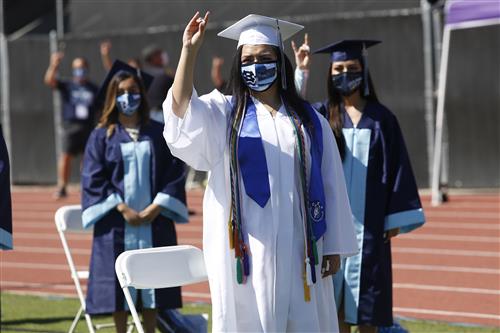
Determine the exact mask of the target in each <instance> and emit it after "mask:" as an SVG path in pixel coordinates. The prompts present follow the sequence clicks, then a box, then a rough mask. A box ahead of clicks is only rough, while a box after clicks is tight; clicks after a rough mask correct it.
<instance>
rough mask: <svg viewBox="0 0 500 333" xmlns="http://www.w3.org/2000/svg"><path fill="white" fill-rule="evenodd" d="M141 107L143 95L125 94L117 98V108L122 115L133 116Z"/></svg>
mask: <svg viewBox="0 0 500 333" xmlns="http://www.w3.org/2000/svg"><path fill="white" fill-rule="evenodd" d="M139 105H141V94H129V93H125V94H122V95H120V96H118V97H116V106H117V107H118V110H120V112H121V113H123V114H124V115H126V116H132V115H133V114H134V113H135V112H136V111H137V109H138V108H139Z"/></svg>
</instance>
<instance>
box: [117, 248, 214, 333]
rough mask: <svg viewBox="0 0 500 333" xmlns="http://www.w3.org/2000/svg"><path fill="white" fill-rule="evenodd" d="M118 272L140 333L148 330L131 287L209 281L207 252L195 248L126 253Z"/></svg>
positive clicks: (154, 249)
mask: <svg viewBox="0 0 500 333" xmlns="http://www.w3.org/2000/svg"><path fill="white" fill-rule="evenodd" d="M115 271H116V276H117V277H118V281H120V286H121V287H122V290H123V293H124V295H125V299H126V301H127V304H128V306H129V309H130V312H131V314H132V317H133V319H134V323H135V326H136V329H137V331H138V332H139V333H144V329H143V328H142V324H141V321H140V320H139V316H138V314H137V310H136V308H135V305H134V301H133V300H132V297H131V296H130V291H129V289H128V287H134V288H136V289H156V288H170V287H179V286H184V285H187V284H193V283H198V282H202V281H206V280H207V273H206V271H205V262H204V260H203V252H202V251H201V250H200V249H198V248H196V247H194V246H191V245H177V246H165V247H155V248H149V249H141V250H131V251H125V252H123V253H122V254H120V255H119V256H118V258H117V259H116V263H115Z"/></svg>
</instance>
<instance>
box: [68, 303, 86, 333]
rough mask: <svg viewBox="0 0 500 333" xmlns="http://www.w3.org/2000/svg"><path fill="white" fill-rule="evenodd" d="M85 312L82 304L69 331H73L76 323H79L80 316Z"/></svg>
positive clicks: (70, 332) (71, 332) (69, 332)
mask: <svg viewBox="0 0 500 333" xmlns="http://www.w3.org/2000/svg"><path fill="white" fill-rule="evenodd" d="M82 312H83V306H80V310H78V312H77V313H76V316H75V319H73V322H72V323H71V326H70V327H69V331H68V333H73V332H74V330H75V328H76V325H78V322H79V321H80V317H81V316H82Z"/></svg>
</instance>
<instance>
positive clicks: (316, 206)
mask: <svg viewBox="0 0 500 333" xmlns="http://www.w3.org/2000/svg"><path fill="white" fill-rule="evenodd" d="M234 104H235V103H234V100H233V105H234ZM305 108H306V110H307V111H308V113H309V117H310V119H311V123H312V125H313V126H304V127H306V129H307V132H308V135H309V137H310V139H311V148H310V154H311V163H310V165H309V167H310V177H308V175H309V173H308V172H307V171H308V165H307V152H306V149H305V138H304V131H303V130H302V125H303V124H302V123H301V120H300V118H299V116H298V115H297V113H296V112H295V111H294V110H288V109H291V108H285V109H286V111H287V115H288V118H289V119H290V122H291V124H292V125H293V128H294V134H295V142H296V145H295V149H296V155H297V157H298V159H299V164H300V175H299V176H300V184H301V188H302V195H303V199H304V200H303V201H302V202H301V205H302V207H301V208H302V212H303V214H302V216H303V226H304V229H303V230H304V251H305V252H304V253H305V258H304V271H303V281H304V299H305V300H306V301H310V286H311V285H312V284H314V283H316V270H315V266H316V265H318V264H319V259H320V258H318V251H317V247H316V241H317V240H318V239H320V238H321V236H322V235H323V234H324V233H325V231H326V222H325V195H324V189H323V178H322V175H321V160H322V156H323V133H322V129H321V123H320V121H319V119H318V116H317V115H316V112H315V111H314V109H313V108H312V107H311V106H310V105H309V104H308V103H306V104H305ZM230 124H231V127H230V129H229V149H230V157H231V161H230V186H231V206H230V207H231V211H230V213H229V221H228V234H229V246H230V248H231V249H234V253H235V259H236V280H237V282H238V283H240V284H242V283H245V281H246V278H247V277H248V276H249V275H250V263H249V256H248V247H247V245H246V243H245V240H244V237H243V223H242V222H243V221H242V216H241V190H240V183H239V175H240V174H241V178H242V180H243V183H244V184H245V191H246V193H247V195H248V196H249V197H250V198H252V199H253V200H254V201H255V202H256V203H257V204H258V205H259V206H260V207H262V208H264V207H265V205H266V204H267V201H268V200H269V198H270V195H271V193H270V186H269V178H268V170H267V162H266V157H265V152H264V146H263V144H262V138H261V135H260V131H259V126H258V123H257V115H256V108H255V105H254V103H253V102H252V100H251V99H250V98H249V97H246V98H245V112H235V110H233V113H232V118H231V121H230ZM308 179H309V181H308Z"/></svg>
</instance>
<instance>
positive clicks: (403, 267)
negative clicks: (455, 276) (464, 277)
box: [392, 263, 500, 275]
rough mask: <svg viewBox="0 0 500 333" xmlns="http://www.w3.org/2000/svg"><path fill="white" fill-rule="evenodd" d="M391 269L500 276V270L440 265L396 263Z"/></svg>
mask: <svg viewBox="0 0 500 333" xmlns="http://www.w3.org/2000/svg"><path fill="white" fill-rule="evenodd" d="M392 268H393V269H398V270H411V271H430V272H456V273H473V274H492V275H500V269H494V268H474V267H461V266H442V265H412V264H397V263H393V264H392Z"/></svg>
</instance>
